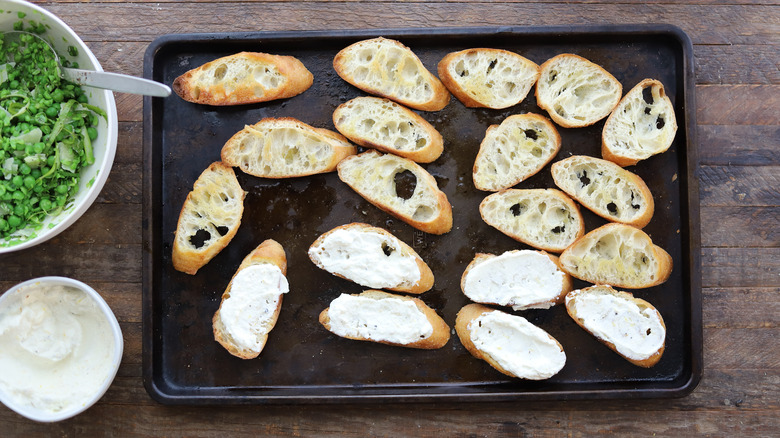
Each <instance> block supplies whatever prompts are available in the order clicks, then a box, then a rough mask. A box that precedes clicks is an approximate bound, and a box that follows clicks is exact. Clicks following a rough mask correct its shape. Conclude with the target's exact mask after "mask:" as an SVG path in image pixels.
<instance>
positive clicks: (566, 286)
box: [460, 250, 574, 309]
mask: <svg viewBox="0 0 780 438" xmlns="http://www.w3.org/2000/svg"><path fill="white" fill-rule="evenodd" d="M519 251H520V250H514V251H507V252H508V253H512V252H519ZM534 252H537V253H539V254H542V255H544V256H547V257H548V258H549V259H550V260H551V261H552V262H553V263H555V266H557V267H558V270H560V271H561V272H562V273H563V274H564V275H563V282H562V286H561V290H560V292H559V293H558V294H557V295H556V296H555V297H554V298H553V299H550V300H546V301H539V302H536V303H530V304H528V305H526V306H524V308H525V309H532V308H537V307H540V308H543V307H547V306H554V305H556V304H561V303H562V302H563V298H564V297H565V296H566V294H567V293H569V292H570V291H571V290H572V289H573V285H574V283H572V279H571V275H569V274H568V273H566V271H564V270H563V269H561V262H560V260H558V257H557V256H555V255H553V254H550V253H548V252H546V251H534ZM504 254H506V253H504ZM495 257H498V255H496V254H490V253H477V254H475V255H474V259H472V260H471V262H470V263H469V264H468V266H466V269H465V270H464V271H463V274H462V275H461V276H460V290H461V291H462V292H463V294H464V295H465V294H466V277H468V275H469V273H470V272H471V270H472V269H474V268H475V267H476V266H477V265H479V264H480V263H483V262H485V261H487V260H490V259H492V258H495ZM480 304H490V305H494V306H504V304H500V303H498V302H496V301H482V302H480ZM506 306H512V304H507V305H506Z"/></svg>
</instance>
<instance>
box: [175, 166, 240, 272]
mask: <svg viewBox="0 0 780 438" xmlns="http://www.w3.org/2000/svg"><path fill="white" fill-rule="evenodd" d="M214 175H216V176H215V177H216V178H221V181H220V182H221V183H222V185H223V186H224V187H223V188H225V189H227V190H230V191H233V192H235V193H236V194H237V195H238V200H237V204H238V205H237V206H236V210H235V211H233V212H231V213H232V214H233V215H234V216H237V220H236V221H235V224H224V223H219V224H212V223H211V222H212V221H211V220H209V219H208V218H207V219H204V221H206V222H208V223H207V224H204V227H210V228H213V229H212V230H211V231H210V232H209V235H210V236H213V235H215V234H219V233H218V231H217V229H216V226H227V225H233V226H229V227H228V230H227V232H226V233H225V234H223V235H221V236H220V237H219V238H217V239H216V240H215V241H214V242H213V243H211V244H210V245H208V246H206V247H205V248H202V249H201V248H191V247H189V246H188V245H187V244H186V243H185V241H184V240H185V239H186V240H189V238H191V237H192V236H185V235H184V234H185V229H184V228H185V227H184V225H185V221H188V220H190V213H191V211H192V210H193V209H194V208H195V206H194V200H195V198H200V197H201V196H202V195H203V194H205V193H206V192H209V193H211V192H214V194H216V191H217V190H216V189H215V188H214V187H212V185H213V184H211V181H210V179H211V177H212V176H214ZM245 196H246V192H245V191H244V190H243V189H242V188H241V186H240V185H239V183H238V179H236V174H235V172H233V169H232V168H231V167H230V166H227V165H225V164H224V163H221V162H219V161H217V162H214V163H212V164H211V165H209V167H207V168H206V169H205V170H204V171H203V172H202V173H201V174H200V176H199V177H198V179H197V180H196V181H195V183H194V184H193V189H192V191H190V193H188V194H187V198H186V199H185V200H184V204H183V205H182V207H181V211H180V212H179V219H178V221H177V223H176V234H175V236H174V239H173V251H172V262H173V268H174V269H176V270H177V271H180V272H184V273H186V274H190V275H195V274H196V273H197V272H198V269H200V268H202V267H203V266H204V265H205V264H206V263H208V262H209V261H211V259H212V258H214V257H215V256H216V255H217V254H219V252H220V251H222V250H223V249H224V248H225V247H226V246H227V245H228V243H230V241H231V240H232V239H233V237H235V235H236V233H237V232H238V227H239V226H240V225H241V216H242V215H243V212H244V204H243V202H244V197H245ZM198 228H200V229H203V228H201V227H198ZM204 245H205V243H204Z"/></svg>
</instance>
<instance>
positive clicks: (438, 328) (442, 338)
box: [319, 289, 450, 350]
mask: <svg viewBox="0 0 780 438" xmlns="http://www.w3.org/2000/svg"><path fill="white" fill-rule="evenodd" d="M351 295H352V296H357V297H366V298H372V299H377V300H380V299H385V298H396V299H399V300H402V301H411V302H413V303H414V305H415V306H417V308H418V309H419V310H420V311H421V312H422V313H423V314H424V315H425V317H426V318H427V319H428V322H430V323H431V325H432V326H433V333H432V334H431V335H430V336H428V337H427V338H425V339H422V340H420V341H417V342H413V343H410V344H399V343H394V342H387V341H375V340H373V339H368V338H361V337H354V336H343V337H344V338H347V339H352V340H355V341H368V342H376V343H379V344H385V345H394V346H397V347H407V348H416V349H422V350H436V349H439V348H442V347H443V346H445V345H446V344H447V342H448V341H449V340H450V327H449V326H448V325H447V323H446V322H444V319H442V317H441V316H439V315H438V314H437V313H436V311H435V310H433V309H431V308H430V307H428V305H426V304H425V303H424V302H423V301H422V300H421V299H419V298H414V297H408V296H404V295H397V294H391V293H388V292H384V291H380V290H375V289H369V290H366V291H364V292H362V293H360V294H351ZM329 310H330V307H328V308H326V309H325V310H323V311H322V312H320V316H319V322H320V324H322V326H323V327H325V328H326V329H327V330H328V331H330V332H331V333H333V332H332V331H331V328H330V315H329V314H328V311H329ZM334 334H335V333H334ZM337 336H340V335H337Z"/></svg>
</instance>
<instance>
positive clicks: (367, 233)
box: [309, 222, 433, 294]
mask: <svg viewBox="0 0 780 438" xmlns="http://www.w3.org/2000/svg"><path fill="white" fill-rule="evenodd" d="M309 258H310V259H311V261H312V262H314V264H315V265H317V267H318V268H320V269H324V270H326V271H328V272H330V273H331V274H334V275H337V276H339V277H341V278H345V279H347V280H350V281H354V282H355V283H357V284H359V285H361V286H365V287H370V288H375V289H380V288H381V289H388V290H393V291H398V292H408V293H414V294H419V293H423V292H425V291H427V290H429V289H430V288H431V287H433V272H432V271H431V268H429V267H428V265H426V264H425V262H424V261H423V259H421V258H420V256H419V255H417V253H416V252H415V251H414V250H413V249H412V247H411V246H409V245H407V244H406V243H404V242H403V241H401V240H400V239H398V238H397V237H395V236H393V235H392V234H390V232H389V231H387V230H385V229H382V228H378V227H372V226H371V225H368V224H363V223H358V222H355V223H351V224H347V225H342V226H340V227H336V228H334V229H332V230H330V231H328V232H327V233H325V234H323V235H321V236H320V237H318V238H317V240H315V241H314V243H312V245H311V246H310V247H309Z"/></svg>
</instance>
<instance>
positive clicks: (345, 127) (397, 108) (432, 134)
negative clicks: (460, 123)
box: [333, 96, 444, 163]
mask: <svg viewBox="0 0 780 438" xmlns="http://www.w3.org/2000/svg"><path fill="white" fill-rule="evenodd" d="M358 102H359V103H362V104H364V105H373V106H379V105H391V107H392V108H393V109H394V112H395V114H397V115H399V116H401V117H402V120H400V121H399V123H403V122H406V123H409V124H410V125H411V124H413V125H414V126H415V127H417V128H418V129H421V130H423V131H425V132H426V133H427V134H428V137H429V138H430V142H429V143H428V144H427V145H426V146H425V147H423V148H422V149H419V150H413V151H407V150H401V149H399V148H397V147H395V145H393V144H390V143H389V142H388V143H382V142H379V141H376V140H375V139H372V138H370V137H369V136H367V135H365V134H363V133H361V132H359V131H358V129H357V127H356V126H354V125H353V124H348V123H346V122H345V120H344V119H345V118H346V117H345V116H346V113H349V112H350V111H351V110H352V108H353V106H354V105H355V104H356V103H358ZM353 113H354V111H353ZM333 124H334V125H335V126H336V129H337V130H338V131H339V132H340V133H341V134H342V135H344V136H345V137H347V138H348V139H350V140H351V141H353V142H355V143H356V144H358V145H360V146H363V147H367V148H372V149H377V150H380V151H382V152H389V153H391V154H395V155H398V156H399V157H404V158H408V159H410V160H412V161H415V162H417V163H430V162H432V161H435V160H436V159H437V158H439V156H441V153H442V152H443V151H444V140H443V138H442V136H441V134H440V133H439V131H437V130H436V128H434V127H433V125H431V124H430V123H428V121H427V120H425V119H424V118H422V117H421V116H420V115H419V114H417V113H415V112H414V111H412V110H410V109H408V108H406V107H404V106H403V105H400V104H398V103H396V102H394V101H392V100H390V99H387V98H379V97H371V96H362V97H356V98H355V99H352V100H350V101H348V102H345V103H343V104H341V105H339V106H338V108H336V111H334V112H333ZM372 128H374V127H372ZM374 129H376V128H374Z"/></svg>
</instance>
